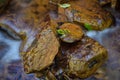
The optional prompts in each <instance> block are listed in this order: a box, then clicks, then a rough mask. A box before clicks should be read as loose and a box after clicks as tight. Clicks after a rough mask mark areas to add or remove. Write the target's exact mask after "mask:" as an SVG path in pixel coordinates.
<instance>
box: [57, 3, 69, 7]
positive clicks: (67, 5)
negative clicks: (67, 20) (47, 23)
mask: <svg viewBox="0 0 120 80" xmlns="http://www.w3.org/2000/svg"><path fill="white" fill-rule="evenodd" d="M58 5H59V6H60V7H62V8H68V7H70V6H71V5H70V4H67V3H66V4H58Z"/></svg>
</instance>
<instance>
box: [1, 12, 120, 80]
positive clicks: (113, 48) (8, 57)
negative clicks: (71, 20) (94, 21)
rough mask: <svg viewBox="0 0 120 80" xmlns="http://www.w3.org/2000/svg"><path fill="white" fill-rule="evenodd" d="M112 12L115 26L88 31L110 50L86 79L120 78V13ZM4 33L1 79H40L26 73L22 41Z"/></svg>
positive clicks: (117, 79)
mask: <svg viewBox="0 0 120 80" xmlns="http://www.w3.org/2000/svg"><path fill="white" fill-rule="evenodd" d="M112 14H114V16H115V17H116V18H115V20H116V23H115V24H116V25H115V26H113V27H111V28H110V29H106V30H104V31H90V32H87V35H88V36H90V37H91V38H93V39H95V40H97V41H98V42H100V44H102V45H103V46H104V47H105V48H106V49H107V50H108V60H107V61H106V63H105V64H104V65H103V66H102V67H101V68H100V69H98V71H97V72H96V74H95V75H93V76H91V77H89V78H87V79H85V80H120V14H119V13H116V12H115V11H113V12H112ZM3 35H4V34H2V33H0V80H38V79H37V78H36V77H35V76H34V74H29V75H27V74H25V73H24V70H23V66H22V63H21V60H20V56H19V46H20V43H21V41H15V40H13V39H10V38H9V39H8V38H6V37H3ZM6 42H7V44H6ZM11 47H12V48H11ZM6 48H7V49H6ZM10 49H13V50H10ZM9 51H10V52H9ZM8 52H9V53H8ZM82 80H83V79H82Z"/></svg>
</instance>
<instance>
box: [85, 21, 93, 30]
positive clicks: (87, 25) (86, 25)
mask: <svg viewBox="0 0 120 80" xmlns="http://www.w3.org/2000/svg"><path fill="white" fill-rule="evenodd" d="M84 26H85V28H87V30H89V31H90V30H92V26H91V25H90V24H88V23H85V24H84Z"/></svg>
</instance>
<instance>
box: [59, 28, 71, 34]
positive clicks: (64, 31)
mask: <svg viewBox="0 0 120 80" xmlns="http://www.w3.org/2000/svg"><path fill="white" fill-rule="evenodd" d="M57 33H58V34H60V35H64V34H67V33H70V31H69V30H67V29H58V30H57Z"/></svg>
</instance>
